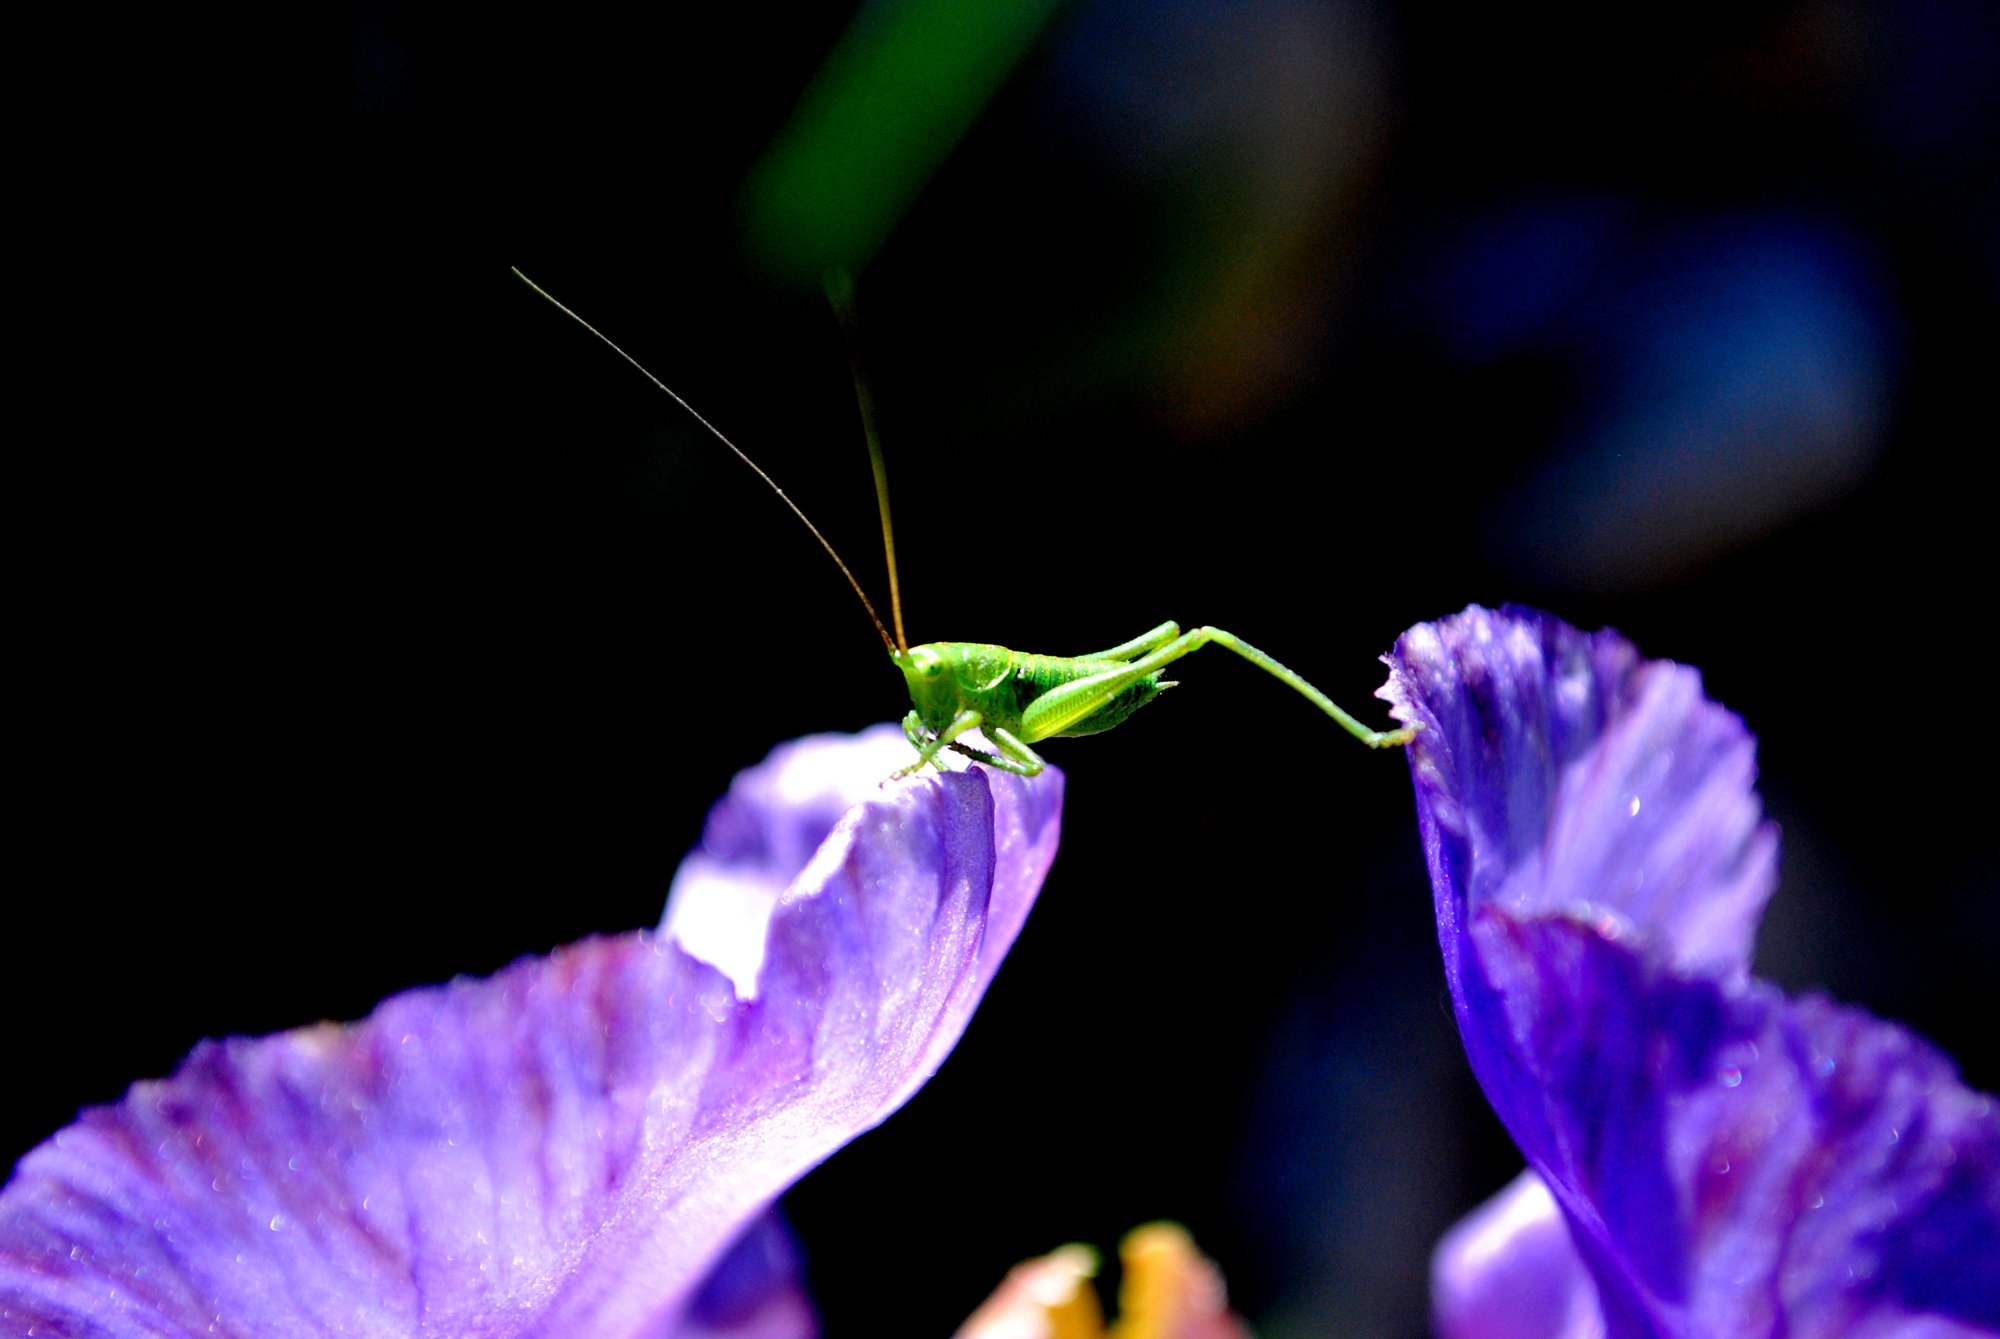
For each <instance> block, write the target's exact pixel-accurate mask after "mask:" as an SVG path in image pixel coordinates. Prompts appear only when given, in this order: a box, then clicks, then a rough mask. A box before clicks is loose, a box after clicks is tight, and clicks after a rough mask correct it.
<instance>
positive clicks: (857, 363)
mask: <svg viewBox="0 0 2000 1339" xmlns="http://www.w3.org/2000/svg"><path fill="white" fill-rule="evenodd" d="M826 299H827V301H828V302H830V303H832V304H833V314H834V315H835V316H836V317H837V318H839V320H840V333H841V334H842V335H843V336H844V337H845V338H846V340H847V365H848V368H849V370H851V371H852V372H853V374H854V399H855V403H857V404H858V405H860V407H861V432H862V435H863V436H865V437H866V438H867V439H868V467H869V469H870V470H872V471H873V472H874V475H875V509H876V510H877V511H879V512H881V514H882V554H883V556H884V557H885V558H887V559H888V560H889V613H890V616H891V617H892V618H894V619H895V621H896V645H898V646H900V647H902V648H903V649H904V650H905V651H907V650H909V649H910V643H909V640H908V639H907V638H906V637H904V635H903V585H902V581H901V580H900V579H899V578H898V577H897V575H896V530H895V527H894V526H892V525H890V524H889V468H888V466H887V465H885V464H883V462H882V438H881V436H880V435H879V434H878V433H877V432H876V430H875V395H874V393H873V392H872V391H870V390H869V389H868V375H867V373H866V372H865V371H863V369H862V364H861V324H860V322H859V321H857V320H856V319H855V316H854V278H853V276H852V275H850V274H848V272H847V271H846V270H833V271H830V272H829V273H828V274H827V276H826Z"/></svg>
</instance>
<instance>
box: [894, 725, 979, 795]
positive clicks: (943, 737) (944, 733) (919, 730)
mask: <svg viewBox="0 0 2000 1339" xmlns="http://www.w3.org/2000/svg"><path fill="white" fill-rule="evenodd" d="M980 720H981V717H980V715H979V713H978V712H976V711H961V712H959V713H958V715H956V716H954V717H952V718H951V724H950V725H947V726H946V727H945V728H944V729H942V730H940V731H938V734H937V738H935V739H925V738H924V737H923V718H922V717H921V716H919V715H918V714H917V713H916V712H915V711H912V712H910V714H909V715H907V716H905V717H904V718H903V735H904V737H905V738H907V739H908V740H909V741H910V742H911V743H912V744H915V745H916V746H917V760H916V761H915V762H913V763H911V764H910V765H909V766H908V767H904V768H900V769H898V770H896V771H894V772H891V773H890V774H889V779H890V780H891V781H896V780H900V779H901V778H903V777H906V776H909V775H911V774H912V773H914V772H920V771H922V770H923V768H924V765H925V764H926V763H929V762H932V761H934V760H935V759H936V758H937V755H938V750H940V749H943V748H948V747H950V746H951V744H952V741H953V740H955V739H957V738H958V737H959V736H960V735H962V734H964V733H965V732H966V731H968V730H977V729H978V728H979V722H980Z"/></svg>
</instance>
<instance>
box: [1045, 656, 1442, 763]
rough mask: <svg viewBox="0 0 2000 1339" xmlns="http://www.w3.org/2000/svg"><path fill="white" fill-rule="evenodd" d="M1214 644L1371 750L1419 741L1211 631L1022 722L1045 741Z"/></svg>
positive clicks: (1057, 697)
mask: <svg viewBox="0 0 2000 1339" xmlns="http://www.w3.org/2000/svg"><path fill="white" fill-rule="evenodd" d="M1210 642H1214V643H1216V644H1217V645H1219V646H1225V647H1228V648H1229V649H1230V650H1231V651H1234V652H1235V653H1236V654H1237V655H1239V656H1241V657H1243V658H1244V659H1245V660H1247V661H1249V662H1250V663H1251V664H1253V665H1255V666H1256V667H1257V668H1258V669H1261V670H1263V671H1264V672H1265V673H1266V674H1269V675H1270V676H1271V677H1272V678H1274V679H1277V680H1278V681H1279V682H1281V683H1283V684H1285V685H1286V686H1288V687H1290V688H1291V689H1292V690H1293V691H1295V692H1296V693H1298V694H1299V696H1301V697H1303V698H1305V699H1306V700H1307V701H1308V702H1310V703H1312V704H1313V705H1314V706H1316V707H1318V708H1319V709H1320V710H1321V711H1323V712H1325V713H1326V714H1327V715H1328V716H1330V717H1332V718H1333V720H1334V723H1335V724H1337V725H1339V726H1340V728H1341V729H1343V730H1345V731H1347V733H1349V734H1350V735H1353V736H1354V737H1355V738H1356V739H1358V740H1360V741H1361V742H1362V743H1364V744H1366V745H1367V746H1368V747H1370V748H1375V749H1382V748H1391V747H1394V746H1396V745H1400V744H1407V743H1409V742H1410V740H1411V739H1413V738H1415V737H1416V730H1415V728H1414V727H1408V726H1406V727H1404V728H1403V729H1400V730H1371V729H1369V728H1368V727H1367V726H1365V725H1363V724H1362V723H1361V722H1360V721H1358V720H1356V719H1355V718H1354V717H1352V716H1350V715H1348V714H1347V713H1346V712H1344V711H1342V710H1341V709H1340V708H1339V707H1337V706H1335V705H1334V703H1333V699H1331V698H1329V697H1328V696H1327V695H1326V694H1325V693H1322V692H1320V690H1319V689H1317V688H1315V687H1313V686H1312V685H1311V684H1310V683H1307V682H1306V681H1305V679H1303V678H1302V677H1300V676H1299V674H1298V673H1296V672H1295V671H1293V670H1290V669H1287V668H1286V667H1285V666H1284V665H1282V664H1280V663H1279V662H1278V661H1277V660H1275V659H1273V658H1272V657H1271V656H1269V655H1267V654H1265V653H1264V652H1262V651H1260V650H1258V649H1257V648H1256V647H1254V646H1252V645H1250V643H1248V642H1246V641H1244V640H1243V639H1242V638H1240V637H1238V636H1236V635H1235V634H1234V633H1231V632H1224V631H1223V630H1222V629H1221V628H1212V627H1199V628H1193V629H1191V630H1189V631H1187V632H1184V633H1182V634H1181V635H1180V636H1178V637H1176V638H1174V639H1173V640H1172V641H1170V642H1168V643H1167V644H1166V645H1165V646H1161V647H1159V648H1157V649H1155V650H1153V651H1151V652H1148V653H1147V654H1146V655H1143V656H1141V657H1139V658H1138V659H1137V660H1134V661H1133V662H1131V663H1130V664H1129V665H1125V666H1122V667H1121V668H1119V669H1116V670H1111V671H1108V672H1106V673H1104V674H1094V675H1092V676H1091V677H1089V678H1087V679H1078V680H1076V681H1075V682H1073V683H1067V684H1064V685H1063V686H1062V687H1060V688H1056V689H1052V690H1051V691H1049V692H1047V693H1044V694H1042V696H1041V697H1039V698H1037V699H1035V701H1034V702H1033V703H1031V704H1029V707H1028V709H1027V711H1025V712H1024V713H1022V717H1021V723H1022V725H1023V726H1024V727H1025V728H1026V730H1027V734H1028V737H1029V738H1030V739H1046V738H1048V737H1049V736H1050V735H1053V734H1057V733H1059V732H1060V731H1062V730H1063V729H1064V728H1066V727H1067V726H1070V725H1072V724H1074V723H1076V722H1077V721H1080V720H1082V719H1083V718H1084V717H1086V716H1088V715H1090V714H1091V713H1092V712H1093V711H1096V710H1098V709H1099V708H1101V707H1102V706H1103V705H1104V704H1105V703H1106V702H1108V701H1109V700H1110V699H1111V698H1112V697H1113V696H1115V695H1116V694H1118V693H1119V692H1122V691H1123V690H1124V689H1126V688H1128V687H1130V686H1131V685H1132V684H1135V683H1137V682H1138V681H1139V680H1141V679H1143V678H1145V677H1146V676H1147V675H1148V674H1152V673H1154V672H1156V671H1158V670H1161V669H1164V668H1166V667H1167V666H1168V665H1171V664H1173V663H1174V662H1175V661H1176V660H1179V659H1180V658H1181V657H1182V656H1185V655H1189V654H1191V653H1193V652H1195V651H1199V650H1200V649H1201V648H1202V647H1204V646H1207V645H1208V644H1209V643H1210Z"/></svg>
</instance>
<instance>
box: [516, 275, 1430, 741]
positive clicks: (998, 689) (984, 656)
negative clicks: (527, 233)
mask: <svg viewBox="0 0 2000 1339" xmlns="http://www.w3.org/2000/svg"><path fill="white" fill-rule="evenodd" d="M514 273H515V275H516V276H518V277H519V278H520V279H521V281H522V282H523V283H525V284H527V285H528V287H530V288H532V289H534V290H535V292H537V293H539V294H541V296H542V297H544V298H547V299H548V300H549V302H551V303H553V304H554V305H555V306H556V307H557V308H558V309H559V310H561V311H562V312H563V313H564V314H565V315H567V316H569V317H570V318H571V319H572V320H574V321H576V323H577V324H579V325H581V326H582V327H583V328H584V329H585V330H588V331H589V332H590V333H591V334H593V335H596V336H597V338H598V339H600V340H603V342H604V343H605V344H607V345H609V346H610V348H611V349H612V351H613V352H615V353H616V354H618V356H619V357H621V358H623V359H624V360H625V361H626V362H628V363H631V364H632V366H633V367H635V368H638V370H639V371H640V372H641V373H642V374H644V375H645V377H646V378H647V380H649V381H651V382H652V383H653V384H654V385H655V386H658V387H659V388H660V389H661V390H663V391H665V392H666V393H667V394H668V395H669V396H671V397H672V398H673V400H674V402H675V403H677V404H679V405H680V406H681V408H682V409H685V410H686V411H687V412H688V413H689V414H691V415H693V416H694V419H695V421H696V422H698V423H700V424H701V425H702V426H703V427H704V428H707V429H708V431H709V432H710V433H712V434H714V436H715V437H716V438H717V439H719V440H720V441H721V442H722V444H723V445H724V446H726V447H728V448H729V449H730V450H731V451H733V452H735V453H736V455H737V457H738V458H739V459H740V460H742V461H743V463H744V464H746V465H748V466H749V467H750V468H751V469H753V470H755V471H756V472H757V476H758V477H759V478H761V479H762V480H763V481H764V482H765V483H766V484H768V485H770V487H771V489H772V491H773V492H775V493H777V495H778V496H779V497H780V498H781V499H783V501H784V503H785V505H786V506H787V507H789V508H791V511H792V514H793V515H795V516H797V517H798V518H799V520H800V521H801V522H803V523H804V525H805V527H806V529H808V530H810V531H811V532H812V535H813V538H814V539H817V540H818V541H819V543H820V547H821V548H823V549H825V550H826V552H827V556H829V557H830V558H832V559H833V561H834V563H835V565H836V566H838V567H839V568H840V571H841V575H843V576H845V577H846V578H847V584H848V585H849V586H851V587H853V589H854V593H855V595H856V596H857V597H859V598H860V600H861V604H862V607H863V608H864V609H866V610H867V611H868V617H869V619H870V620H871V621H873V623H874V624H875V630H876V631H877V632H878V633H880V634H881V637H882V642H883V644H884V645H885V646H886V647H888V649H889V658H890V660H891V661H892V662H893V663H894V664H895V666H896V668H897V669H899V670H901V671H902V674H903V679H904V682H905V683H906V684H907V685H908V687H909V690H910V703H911V708H910V714H909V715H908V716H906V717H904V718H903V733H904V734H905V735H906V736H907V737H908V738H909V741H910V743H911V745H912V746H913V747H914V748H915V749H916V750H917V759H916V761H915V762H913V763H912V764H910V766H908V767H906V768H903V769H902V770H901V771H899V772H897V773H896V775H897V776H899V777H900V776H907V775H909V774H910V773H912V772H915V771H918V770H919V769H921V768H923V767H924V766H926V765H927V764H934V763H935V762H936V761H937V755H938V754H939V753H940V752H942V751H944V750H945V749H950V750H952V751H953V752H955V753H960V754H963V755H965V756H967V757H970V758H973V759H975V760H977V761H979V762H983V763H987V764H989V765H991V766H994V767H998V768H1001V769H1003V770H1005V771H1009V772H1013V773H1015V774H1016V775H1019V776H1034V775H1035V774H1036V773H1038V772H1040V771H1041V770H1042V768H1043V767H1044V766H1045V764H1044V763H1043V761H1042V758H1041V755H1040V754H1038V753H1036V752H1035V750H1034V748H1033V747H1032V746H1033V745H1035V744H1038V743H1040V742H1041V741H1042V740H1044V739H1054V738H1061V737H1068V736H1074V735H1094V734H1101V733H1103V732H1104V731H1106V730H1109V729H1112V728H1113V727H1114V726H1117V725H1119V724H1121V723H1123V722H1124V721H1125V719H1126V718H1127V717H1129V716H1130V715H1131V714H1132V713H1133V712H1135V711H1137V710H1139V708H1141V707H1143V706H1145V705H1146V704H1147V703H1148V702H1150V701H1152V700H1153V699H1154V698H1155V697H1157V696H1159V694H1160V693H1161V692H1162V691H1163V690H1165V689H1168V688H1171V687H1173V685H1174V681H1172V680H1165V679H1162V678H1161V677H1160V674H1161V672H1162V671H1163V670H1165V668H1166V667H1167V666H1168V665H1171V664H1172V663H1173V662H1174V661H1176V660H1179V659H1180V658H1181V657H1182V656H1185V655H1188V654H1190V653H1192V652H1194V651H1198V650H1200V649H1201V648H1202V647H1204V646H1207V645H1209V644H1210V643H1214V644H1215V645H1218V646H1223V647H1227V648H1228V649H1229V650H1231V651H1234V652H1235V653H1236V654H1237V655H1239V656H1241V657H1243V658H1244V659H1245V660H1248V661H1249V662H1250V663H1251V664H1253V665H1256V666H1257V667H1258V668H1259V669H1261V670H1263V671H1264V672H1265V673H1267V674H1269V675H1271V676H1272V677H1273V678H1276V679H1278V680H1279V681H1281V682H1283V683H1285V684H1286V685H1288V686H1289V687H1291V688H1292V689H1293V690H1294V691H1296V692H1297V693H1299V694H1300V695H1301V696H1302V697H1304V698H1305V699H1306V700H1307V701H1309V702H1311V703H1312V704H1313V705H1314V706H1316V707H1318V708H1319V709H1320V710H1321V711H1322V712H1324V713H1326V715H1328V716H1329V717H1331V718H1332V719H1333V720H1334V721H1335V722H1336V723H1337V724H1338V725H1339V726H1340V727H1341V728H1342V729H1344V730H1346V731H1347V732H1348V733H1349V734H1351V735H1353V736H1354V737H1355V738H1356V739H1359V740H1360V741H1361V742H1362V743H1364V744H1366V745H1368V746H1369V747H1371V748H1389V747H1392V746H1395V745H1400V744H1407V743H1408V742H1409V741H1410V739H1411V737H1412V736H1413V734H1414V733H1415V731H1414V728H1404V729H1401V730H1371V729H1369V728H1368V727H1367V726H1365V725H1363V724H1361V722H1360V721H1358V720H1356V719H1355V718H1354V717H1352V716H1350V715H1348V714H1347V713H1346V712H1345V711H1342V710H1341V709H1340V708H1339V707H1337V706H1335V705H1334V704H1333V702H1332V701H1331V700H1330V699H1329V698H1328V697H1327V696H1326V694H1324V693H1322V692H1320V691H1319V689H1317V688H1315V687H1313V686H1312V685H1311V684H1310V683H1308V682H1306V680H1305V679H1303V678H1301V677H1300V676H1299V675H1298V674H1296V673H1294V672H1293V671H1291V670H1289V669H1287V668H1285V666H1283V665H1281V664H1279V663H1278V662H1277V661H1276V660H1274V659H1272V658H1271V657H1270V656H1268V655H1266V654H1265V653H1264V652H1262V651H1260V650H1258V649H1257V648H1256V647H1254V646H1252V645H1250V644H1249V643H1248V642H1246V641H1244V640H1243V639H1242V638H1240V637H1237V636H1235V635H1234V634H1232V633H1228V632H1224V631H1223V630H1222V629H1221V628H1212V627H1199V628H1193V629H1190V630H1189V631H1187V632H1182V631H1181V630H1180V626H1179V625H1178V624H1175V623H1162V624H1160V626H1158V627H1157V628H1154V629H1153V630H1152V631H1150V632H1147V633H1145V634H1143V635H1141V636H1138V637H1134V638H1133V639H1132V640H1130V641H1128V642H1122V643H1120V644H1119V645H1117V646H1114V647H1112V648H1110V649H1109V650H1106V651H1097V652H1093V653H1091V654H1088V655H1081V656H1047V655H1033V654H1030V653H1028V652H1024V651H1013V650H1009V649H1008V648H1006V647H1004V646H993V645H989V644H987V643H984V642H929V643H926V644H924V645H920V646H911V645H909V643H908V641H907V639H906V638H905V637H904V635H903V608H902V598H901V593H900V590H899V585H900V583H899V581H898V578H897V573H896V545H895V538H894V534H893V531H892V528H891V526H890V522H889V485H888V475H887V471H886V469H885V467H884V465H883V461H882V448H881V445H880V442H879V440H878V438H877V435H876V432H875V421H874V406H873V402H872V400H871V398H870V396H869V393H868V386H867V382H866V380H865V379H864V378H863V377H862V375H861V372H860V360H859V357H858V355H856V356H855V359H854V363H855V391H856V395H857V398H858V399H859V402H860V407H861V420H862V427H863V431H864V434H865V436H866V437H867V441H868V458H869V462H870V464H871V466H872V467H873V470H874V474H875V496H876V503H877V506H878V508H879V510H880V512H881V516H882V544H883V550H884V552H885V555H886V557H887V559H888V566H889V599H890V606H891V610H892V612H893V614H894V616H895V625H896V635H895V636H894V637H891V636H890V635H889V631H888V629H887V628H885V627H884V626H883V624H882V620H881V618H880V617H879V616H878V615H877V614H876V613H875V607H874V605H873V604H872V603H870V601H869V599H868V595H867V592H865V591H864V590H862V588H861V583H860V582H859V581H857V580H856V579H855V576H854V573H853V572H852V571H851V570H850V569H849V568H848V566H847V564H846V563H845V562H844V561H842V559H841V557H840V555H839V554H838V553H836V552H835V551H834V548H833V545H832V544H830V543H828V542H827V539H826V537H825V536H824V535H822V534H821V533H820V532H819V528H818V527H817V526H815V525H814V524H813V523H812V522H811V521H810V520H809V519H807V517H806V514H805V513H804V512H803V511H801V510H799V507H798V504H797V503H795V502H793V501H792V500H791V499H790V498H789V497H787V496H786V495H785V491H784V490H783V489H781V488H779V487H778V485H777V483H776V482H775V481H774V480H773V479H772V478H771V476H770V475H768V474H766V473H764V471H763V470H762V469H761V468H760V467H759V466H758V465H757V463H756V462H755V461H753V460H751V459H750V457H749V456H747V455H745V454H744V453H743V451H742V450H741V448H739V447H738V446H737V445H736V444H735V443H734V442H732V441H730V440H729V439H728V438H727V437H725V436H723V434H722V432H721V431H720V430H719V429H717V428H716V427H715V425H714V424H712V423H710V422H709V421H708V420H707V419H705V418H703V417H702V416H701V414H700V413H698V412H696V410H695V409H694V407H693V406H692V405H690V404H688V402H687V401H685V400H683V399H681V397H680V396H679V395H678V394H676V393H675V392H674V391H673V389H672V388H671V387H669V386H668V385H667V384H666V383H665V382H663V381H661V380H660V379H659V378H658V377H656V376H654V375H653V374H652V373H651V372H648V371H646V369H645V368H644V367H643V366H641V365H640V363H639V362H638V360H637V359H635V358H633V357H632V355H630V354H628V353H626V352H625V351H624V350H623V349H621V348H619V347H618V345H616V344H614V343H612V341H611V340H610V339H608V338H607V337H606V336H604V335H603V334H602V333H600V332H599V331H598V330H597V329H596V328H595V327H594V326H592V325H591V324H590V323H589V322H588V321H585V320H584V319H583V318H582V317H581V316H578V315H577V314H576V313H575V312H573V311H571V310H570V309H569V308H568V307H565V306H563V304H562V303H561V302H558V301H557V300H556V299H555V298H554V297H553V296H551V295H550V294H549V293H548V291H547V290H545V289H543V288H542V287H541V285H539V284H537V283H536V282H535V281H534V280H532V279H530V278H528V276H527V275H525V274H522V273H521V271H520V270H519V269H516V270H515V271H514ZM829 296H830V297H831V298H832V299H833V303H834V308H835V310H836V312H837V313H839V315H840V317H841V320H842V325H843V326H844V327H845V328H846V330H847V332H848V335H849V340H850V350H852V349H853V347H854V344H853V318H852V314H851V307H850V305H849V304H850V301H851V297H852V289H851V287H850V286H849V285H848V284H847V282H846V280H845V278H844V277H839V276H837V277H836V278H835V280H834V281H832V282H830V284H829ZM975 730H976V731H978V733H979V735H980V736H981V737H982V738H983V739H984V740H985V741H986V743H987V744H988V745H989V746H990V748H991V751H988V750H986V749H980V748H975V747H973V746H972V745H971V744H970V743H967V742H964V737H965V736H967V735H969V734H970V733H971V732H973V731H975Z"/></svg>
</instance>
